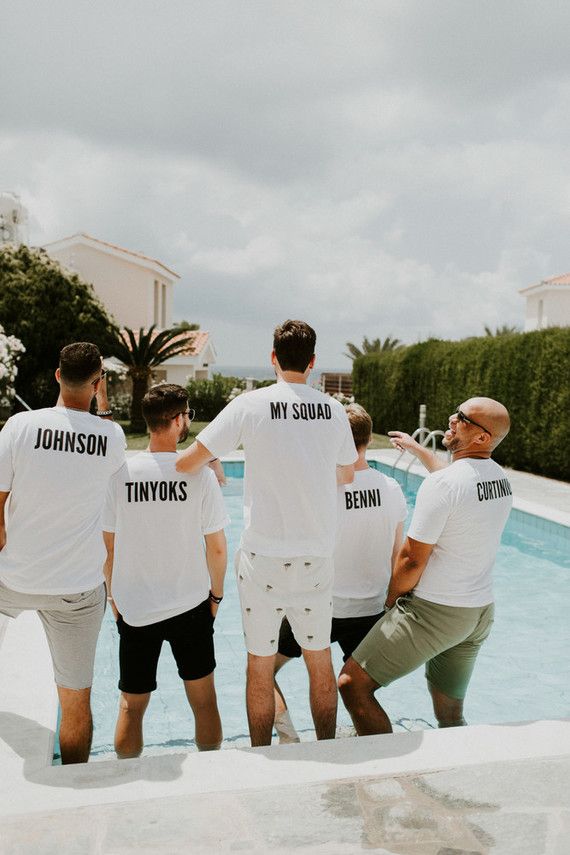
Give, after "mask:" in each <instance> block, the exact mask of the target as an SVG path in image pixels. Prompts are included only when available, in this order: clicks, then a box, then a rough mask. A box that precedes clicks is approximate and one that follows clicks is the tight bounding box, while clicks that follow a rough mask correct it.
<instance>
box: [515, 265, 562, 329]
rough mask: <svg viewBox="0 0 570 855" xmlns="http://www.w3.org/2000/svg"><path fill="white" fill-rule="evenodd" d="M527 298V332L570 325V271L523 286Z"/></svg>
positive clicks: (522, 290) (525, 327)
mask: <svg viewBox="0 0 570 855" xmlns="http://www.w3.org/2000/svg"><path fill="white" fill-rule="evenodd" d="M519 294H523V295H524V297H525V298H526V314H525V324H524V329H525V332H531V330H542V329H545V328H546V327H567V326H570V273H564V274H563V275H562V276H553V277H551V278H550V279H543V280H542V281H541V282H538V283H537V284H536V285H529V286H528V287H527V288H521V290H520V291H519Z"/></svg>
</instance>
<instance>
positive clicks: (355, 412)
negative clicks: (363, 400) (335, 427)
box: [345, 404, 372, 450]
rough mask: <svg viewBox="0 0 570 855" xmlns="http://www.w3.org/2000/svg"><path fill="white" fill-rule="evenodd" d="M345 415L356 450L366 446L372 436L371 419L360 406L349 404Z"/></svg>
mask: <svg viewBox="0 0 570 855" xmlns="http://www.w3.org/2000/svg"><path fill="white" fill-rule="evenodd" d="M345 409H346V414H347V416H348V421H349V423H350V429H351V431H352V438H353V440H354V444H355V446H356V448H357V450H360V449H361V448H362V447H363V446H365V445H368V443H369V442H370V437H371V436H372V419H371V418H370V416H369V415H368V413H367V412H366V410H365V409H364V407H362V406H361V405H360V404H349V405H348V406H347V407H346V408H345Z"/></svg>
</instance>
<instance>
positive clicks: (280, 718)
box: [273, 653, 301, 745]
mask: <svg viewBox="0 0 570 855" xmlns="http://www.w3.org/2000/svg"><path fill="white" fill-rule="evenodd" d="M289 661H290V657H289V656H283V654H282V653H276V654H275V666H274V667H275V674H277V672H278V671H280V670H281V668H283V666H284V665H286V664H287V662H289ZM273 688H274V692H275V721H274V722H273V726H274V728H275V731H276V733H277V736H278V737H279V744H280V745H286V744H288V743H291V742H300V741H301V740H300V739H299V734H298V733H297V731H296V730H295V726H294V724H293V722H292V721H291V716H290V715H289V710H288V709H287V702H286V701H285V697H284V695H283V692H282V691H281V689H280V687H279V684H278V683H277V680H274V685H273Z"/></svg>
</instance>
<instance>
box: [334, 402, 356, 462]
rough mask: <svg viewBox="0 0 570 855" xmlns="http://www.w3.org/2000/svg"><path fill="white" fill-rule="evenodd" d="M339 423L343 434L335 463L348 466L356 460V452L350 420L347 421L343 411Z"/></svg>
mask: <svg viewBox="0 0 570 855" xmlns="http://www.w3.org/2000/svg"><path fill="white" fill-rule="evenodd" d="M341 424H342V430H343V434H342V442H341V445H340V448H339V451H338V455H337V460H336V465H337V466H349V465H350V464H351V463H356V461H357V460H358V452H357V450H356V446H355V444H354V439H353V437H352V431H351V429H350V422H349V421H348V416H347V415H346V413H345V412H343V413H341Z"/></svg>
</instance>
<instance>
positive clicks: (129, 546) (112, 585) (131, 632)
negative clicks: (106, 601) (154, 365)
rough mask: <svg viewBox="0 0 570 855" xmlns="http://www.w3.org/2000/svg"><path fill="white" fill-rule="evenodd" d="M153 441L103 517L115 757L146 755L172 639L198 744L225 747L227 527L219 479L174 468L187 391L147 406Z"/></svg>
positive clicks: (124, 473)
mask: <svg viewBox="0 0 570 855" xmlns="http://www.w3.org/2000/svg"><path fill="white" fill-rule="evenodd" d="M142 411H143V416H144V418H145V421H146V423H147V426H148V429H149V432H150V440H149V445H148V448H147V450H146V451H143V452H141V453H140V454H137V455H135V456H134V457H129V459H128V460H127V461H126V462H125V465H124V466H123V468H122V469H121V470H120V471H119V472H118V473H117V474H116V475H115V476H114V477H113V478H112V479H111V482H110V484H109V490H108V494H107V501H106V504H105V511H104V514H103V529H104V532H103V536H104V539H105V543H106V546H107V552H108V557H107V561H106V564H105V576H106V579H107V590H108V592H109V596H110V601H111V605H112V608H113V613H114V615H115V618H116V619H117V627H118V631H119V637H120V644H119V665H120V679H119V689H120V690H121V698H120V701H119V716H118V720H117V727H116V730H115V751H116V752H117V755H118V756H119V758H121V759H123V758H128V757H138V756H139V754H140V753H141V751H142V748H143V717H144V714H145V711H146V708H147V706H148V703H149V700H150V696H151V692H153V691H154V690H155V689H156V671H157V666H158V659H159V656H160V650H161V647H162V644H163V642H164V641H168V643H169V644H170V647H171V649H172V653H173V655H174V658H175V660H176V664H177V666H178V673H179V675H180V677H181V678H182V680H183V681H184V689H185V691H186V696H187V698H188V702H189V703H190V706H191V707H192V710H193V712H194V718H195V723H196V745H197V747H198V748H199V750H201V751H209V750H212V749H216V748H219V747H220V743H221V741H222V725H221V722H220V715H219V712H218V706H217V701H216V690H215V687H214V669H215V667H216V661H215V658H214V640H213V634H214V618H215V616H216V614H217V611H218V606H219V604H220V603H221V601H222V597H223V593H224V577H225V573H226V538H225V535H224V526H226V525H227V524H228V522H229V520H228V518H227V515H226V511H225V507H224V500H223V497H222V493H221V491H220V488H219V486H218V483H217V481H216V476H215V475H214V473H213V472H212V471H211V470H210V469H209V468H208V467H206V468H204V469H201V470H200V471H198V472H197V473H196V474H195V475H182V474H180V473H178V472H177V471H176V461H177V459H178V454H177V451H176V447H177V445H178V443H180V442H184V441H185V440H186V439H187V437H188V434H189V430H190V422H191V420H192V418H193V416H194V412H193V411H192V410H189V409H188V393H187V392H186V390H185V389H183V388H182V387H181V386H177V385H175V384H172V383H161V384H159V385H157V386H153V387H152V388H151V389H149V391H148V392H147V394H146V395H145V397H144V398H143V402H142Z"/></svg>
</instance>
